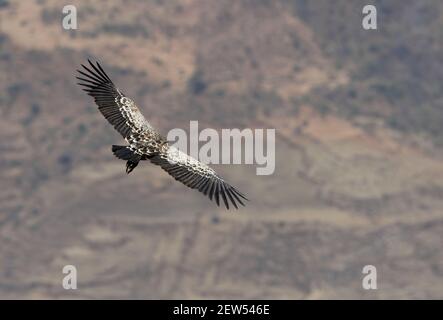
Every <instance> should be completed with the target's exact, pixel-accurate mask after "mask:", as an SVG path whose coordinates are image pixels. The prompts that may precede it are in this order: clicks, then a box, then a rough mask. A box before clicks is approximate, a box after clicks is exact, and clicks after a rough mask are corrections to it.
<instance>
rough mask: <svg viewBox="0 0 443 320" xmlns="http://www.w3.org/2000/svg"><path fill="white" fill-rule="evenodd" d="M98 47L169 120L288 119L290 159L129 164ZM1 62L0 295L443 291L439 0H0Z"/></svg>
mask: <svg viewBox="0 0 443 320" xmlns="http://www.w3.org/2000/svg"><path fill="white" fill-rule="evenodd" d="M368 3H372V4H375V5H376V6H377V9H378V27H379V28H378V30H377V31H365V30H363V29H362V26H361V21H362V13H361V12H362V8H363V6H364V5H365V4H368ZM65 4H75V5H76V6H77V9H78V27H79V29H78V30H71V31H66V30H63V29H62V24H61V21H62V17H63V15H62V8H63V6H64V5H65ZM87 58H93V59H98V60H99V61H100V62H101V63H102V64H103V66H104V68H105V69H106V70H107V72H108V73H109V75H110V76H111V77H112V79H113V80H114V82H115V83H116V84H117V85H118V86H119V87H120V88H121V89H122V90H123V91H124V92H125V94H127V95H128V96H130V97H131V98H132V99H133V100H135V101H136V103H137V104H138V105H139V107H140V108H141V109H142V112H143V113H144V114H145V116H146V117H147V118H148V119H149V120H150V122H151V123H152V124H153V125H154V126H156V127H157V128H158V129H159V130H160V131H161V132H162V133H163V134H166V133H167V132H168V130H169V129H171V128H176V127H177V128H180V127H182V128H184V129H188V128H189V121H190V120H199V125H200V128H201V129H203V128H206V127H210V128H216V129H221V128H235V127H239V128H276V133H277V137H276V140H277V146H276V153H277V154H276V171H275V174H274V175H271V176H256V175H255V167H254V166H240V165H225V166H216V169H217V170H219V171H220V173H221V174H222V175H223V176H224V177H225V178H226V180H228V181H229V182H231V183H232V184H233V185H235V186H237V187H238V188H239V189H240V190H242V191H243V192H244V193H246V194H247V195H248V196H249V198H250V199H251V202H250V203H249V204H248V206H247V207H246V208H244V209H241V210H239V211H226V210H223V209H220V208H217V207H216V206H215V204H213V203H211V202H210V201H209V200H207V199H206V198H205V197H203V196H201V195H200V194H198V193H197V192H195V191H192V190H189V189H187V188H186V187H184V186H183V185H181V184H179V183H177V182H175V181H174V180H173V179H171V178H170V177H169V176H168V175H167V174H166V173H165V172H163V171H162V170H160V169H159V168H158V167H154V166H152V165H149V164H148V163H142V164H141V165H140V166H139V167H137V169H136V170H135V171H134V173H133V174H131V175H129V176H127V175H126V173H125V171H124V169H125V163H124V162H123V161H120V160H118V159H116V158H114V156H113V155H112V153H111V151H110V148H111V144H121V143H122V138H121V137H120V135H119V134H118V133H117V132H116V131H114V130H113V128H112V127H111V126H110V125H109V124H108V123H107V122H106V120H105V119H104V118H103V117H102V115H101V114H100V113H99V112H98V110H97V108H96V106H95V105H94V104H93V102H92V99H91V98H90V97H88V96H86V94H85V93H84V92H82V91H81V90H80V88H79V87H78V86H77V85H76V79H75V78H74V75H75V70H76V69H77V68H78V67H79V65H80V63H84V62H85V60H86V59H87ZM0 67H1V69H0V92H1V95H0V110H1V111H0V112H1V117H0V135H1V140H0V183H1V189H0V298H13V299H16V298H27V299H41V298H45V299H52V298H69V299H71V298H88V299H89V298H124V299H126V298H137V299H159V298H161V299H165V298H176V299H177V298H213V299H219V298H272V299H283V298H285V299H320V298H321V299H325V298H339V299H349V298H357V299H369V298H376V299H386V298H401V299H403V298H440V299H441V298H443V253H442V251H441V247H442V244H443V240H442V239H443V236H442V235H443V152H442V145H443V2H442V1H438V0H434V1H425V0H422V1H412V0H409V1H405V0H383V1H370V2H369V1H354V0H353V1H343V0H341V1H340V0H337V1H330V0H309V1H306V0H294V1H290V0H280V1H265V0H260V1H258V0H222V1H216V0H212V1H209V0H183V1H173V0H171V1H170V0H168V1H166V0H156V1H112V2H111V1H66V3H63V1H55V0H46V1H45V0H39V1H34V0H25V1H13V0H0ZM67 264H72V265H75V266H76V267H77V270H78V290H76V291H66V290H64V289H63V288H62V278H63V274H62V268H63V266H64V265H67ZM367 264H372V265H374V266H376V267H377V271H378V288H379V289H378V290H373V291H366V290H364V289H363V288H362V284H361V281H362V273H361V272H362V268H363V266H364V265H367Z"/></svg>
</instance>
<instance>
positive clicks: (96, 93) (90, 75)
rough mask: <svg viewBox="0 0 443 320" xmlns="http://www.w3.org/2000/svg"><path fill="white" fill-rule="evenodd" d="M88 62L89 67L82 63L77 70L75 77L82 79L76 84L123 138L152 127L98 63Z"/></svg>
mask: <svg viewBox="0 0 443 320" xmlns="http://www.w3.org/2000/svg"><path fill="white" fill-rule="evenodd" d="M88 62H89V65H90V66H89V67H86V66H85V65H82V67H83V68H84V69H83V71H82V70H77V71H78V73H79V74H80V76H79V77H76V78H77V79H78V80H80V81H82V82H79V83H78V84H79V85H81V86H83V87H84V88H83V90H84V91H86V92H87V93H88V95H90V96H91V97H93V98H94V100H95V103H96V104H97V105H98V109H99V110H100V112H101V113H102V114H103V116H104V117H105V118H106V119H107V120H108V121H109V123H111V124H112V125H113V126H114V128H115V129H116V130H117V131H118V132H120V134H121V135H122V136H123V137H124V138H127V137H129V136H130V135H131V134H137V133H141V132H143V131H145V130H149V129H152V127H151V126H150V124H149V123H148V121H147V120H146V119H145V117H144V116H143V115H142V114H141V112H140V110H139V109H138V108H137V106H136V105H135V103H134V102H133V101H132V100H131V99H129V98H128V97H126V96H125V95H124V94H123V93H122V92H121V91H120V90H119V89H118V88H117V87H116V86H115V85H114V83H112V80H111V79H110V78H109V77H108V75H107V74H106V73H105V72H104V71H103V69H102V67H101V66H100V64H99V63H98V62H96V64H97V65H94V64H93V63H92V62H91V61H90V60H88Z"/></svg>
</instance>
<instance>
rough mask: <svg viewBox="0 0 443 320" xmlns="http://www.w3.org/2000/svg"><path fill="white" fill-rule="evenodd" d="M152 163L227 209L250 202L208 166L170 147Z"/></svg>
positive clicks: (155, 157)
mask: <svg viewBox="0 0 443 320" xmlns="http://www.w3.org/2000/svg"><path fill="white" fill-rule="evenodd" d="M150 160H151V162H152V163H154V164H156V165H159V166H160V167H162V168H163V169H164V170H165V171H166V172H167V173H169V174H170V175H171V176H172V177H173V178H174V179H175V180H177V181H180V182H181V183H183V184H184V185H186V186H188V187H189V188H192V189H197V190H198V191H200V192H202V193H203V194H204V195H205V196H208V197H209V199H210V200H213V198H215V202H216V203H217V205H218V206H219V205H220V198H221V199H222V200H223V202H224V204H225V206H226V208H227V209H229V203H232V204H233V205H234V207H235V208H236V209H238V203H240V204H241V205H243V206H244V203H243V201H244V200H248V199H247V198H246V197H245V196H244V195H243V194H242V193H241V192H240V191H238V190H237V189H236V188H234V187H233V186H231V185H229V184H228V183H226V182H225V181H224V180H223V179H222V178H221V177H219V176H218V175H217V173H216V172H215V171H214V170H212V169H211V168H210V167H208V166H207V165H206V164H204V163H201V162H200V161H197V160H196V159H194V158H192V157H190V156H188V155H187V154H185V153H183V152H181V151H179V150H178V149H177V148H175V147H173V146H169V148H168V149H167V152H164V153H159V154H158V155H156V156H154V157H153V158H151V159H150Z"/></svg>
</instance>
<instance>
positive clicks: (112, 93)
mask: <svg viewBox="0 0 443 320" xmlns="http://www.w3.org/2000/svg"><path fill="white" fill-rule="evenodd" d="M88 62H89V66H85V65H82V67H83V70H77V71H78V72H79V76H77V77H76V78H77V79H78V80H80V81H82V82H79V85H81V86H82V87H83V90H84V91H86V92H87V93H88V95H90V96H91V97H93V98H94V101H95V103H96V104H97V105H98V109H99V110H100V112H101V113H102V114H103V116H104V117H105V118H106V119H107V120H108V121H109V123H110V124H112V125H113V126H114V128H115V129H116V130H117V131H118V132H119V133H120V134H121V135H122V136H123V138H125V140H126V142H127V143H128V145H127V146H117V145H113V146H112V152H113V153H114V155H115V156H116V157H117V158H119V159H122V160H125V161H126V172H127V173H128V174H129V173H130V172H131V171H132V170H134V168H135V167H137V165H138V163H139V162H140V161H142V160H149V161H150V162H151V163H153V164H155V165H158V166H160V167H161V168H162V169H164V170H165V171H166V172H167V173H168V174H169V175H171V176H172V177H173V178H174V179H175V180H177V181H180V182H181V183H183V184H184V185H186V186H188V187H190V188H192V189H196V190H198V191H200V192H201V193H203V194H204V195H205V196H208V197H209V199H211V200H215V202H216V203H217V205H220V202H221V201H223V203H224V204H225V206H226V208H227V209H229V206H230V204H232V205H233V206H234V207H235V208H238V204H241V205H244V201H245V200H247V199H246V197H245V196H244V195H243V194H242V193H241V192H239V191H238V190H237V189H236V188H234V187H233V186H231V185H229V184H228V183H226V182H225V181H224V180H223V179H222V178H221V177H220V176H219V175H218V174H217V173H216V172H215V171H214V170H213V169H211V168H210V167H209V166H207V165H206V164H204V163H201V162H199V161H198V160H196V159H194V158H192V157H190V156H188V155H187V154H185V153H183V152H181V151H180V150H178V149H176V148H175V147H174V146H170V145H169V144H168V141H167V140H166V139H165V138H164V137H163V136H161V135H160V134H159V133H158V132H157V131H156V130H155V129H154V128H153V127H152V126H151V125H150V123H149V122H148V121H147V120H146V119H145V117H144V116H143V115H142V114H141V112H140V110H139V109H138V107H137V106H136V105H135V103H134V101H132V100H131V99H130V98H128V97H126V96H125V95H124V94H123V93H122V92H121V91H120V90H119V89H118V88H117V87H116V86H115V85H114V83H113V82H112V80H111V79H110V78H109V77H108V75H107V74H106V73H105V71H104V70H103V68H102V67H101V66H100V64H99V63H98V62H96V64H93V63H92V62H91V61H90V60H88Z"/></svg>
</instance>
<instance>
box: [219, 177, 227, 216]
mask: <svg viewBox="0 0 443 320" xmlns="http://www.w3.org/2000/svg"><path fill="white" fill-rule="evenodd" d="M220 188H221V192H220V193H221V195H222V198H223V202H224V203H225V206H226V209H228V210H229V203H228V199H227V198H226V190H225V184H224V183H223V181H222V182H221V183H220Z"/></svg>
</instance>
